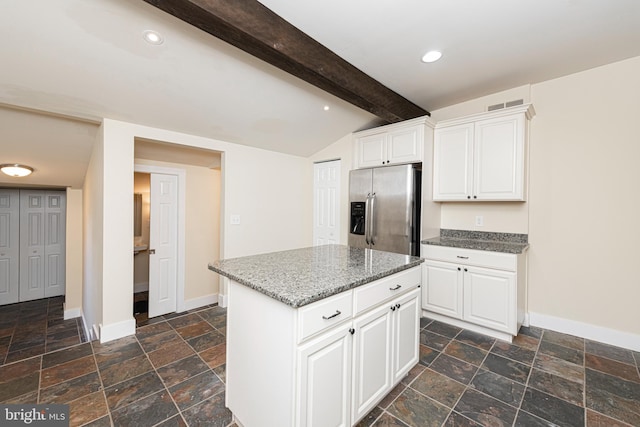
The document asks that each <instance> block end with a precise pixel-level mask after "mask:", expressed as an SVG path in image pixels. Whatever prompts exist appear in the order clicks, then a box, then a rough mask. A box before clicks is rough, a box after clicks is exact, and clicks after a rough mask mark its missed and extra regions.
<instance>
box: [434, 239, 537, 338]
mask: <svg viewBox="0 0 640 427" xmlns="http://www.w3.org/2000/svg"><path fill="white" fill-rule="evenodd" d="M422 256H423V257H424V258H425V259H426V260H425V263H424V264H423V267H422V268H423V280H422V283H423V291H422V308H423V309H424V310H425V311H427V313H426V315H427V316H429V317H432V318H435V319H437V320H440V321H444V322H448V323H451V324H454V325H456V326H460V327H465V328H468V329H473V330H476V331H478V332H484V333H488V334H489V335H493V336H495V337H498V338H501V339H505V340H507V341H510V340H511V339H512V337H513V336H515V335H517V333H518V329H520V326H521V325H522V322H523V321H524V312H525V307H524V305H525V298H526V297H525V277H524V271H525V258H524V254H505V253H495V252H487V251H476V250H469V249H458V248H449V247H438V246H430V245H423V253H422Z"/></svg>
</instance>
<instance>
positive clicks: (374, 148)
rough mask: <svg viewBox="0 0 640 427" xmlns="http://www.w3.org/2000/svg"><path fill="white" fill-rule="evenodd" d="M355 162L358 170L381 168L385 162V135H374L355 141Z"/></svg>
mask: <svg viewBox="0 0 640 427" xmlns="http://www.w3.org/2000/svg"><path fill="white" fill-rule="evenodd" d="M356 150H357V153H356V155H357V161H358V167H359V168H370V167H374V166H382V165H384V164H386V160H387V135H386V133H376V134H374V135H369V136H364V137H361V138H358V139H357V140H356Z"/></svg>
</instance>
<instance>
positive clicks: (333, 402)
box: [296, 328, 352, 427]
mask: <svg viewBox="0 0 640 427" xmlns="http://www.w3.org/2000/svg"><path fill="white" fill-rule="evenodd" d="M298 366H299V367H300V377H299V378H300V380H299V387H300V397H299V399H300V400H299V402H300V405H299V412H298V422H297V423H296V425H297V426H300V427H302V426H336V427H337V426H341V427H346V426H349V425H351V424H350V423H351V412H350V405H349V402H350V401H351V378H352V374H351V367H352V339H351V334H350V332H349V331H348V330H347V329H345V328H334V329H332V330H331V331H330V332H328V333H325V334H323V335H322V336H321V337H319V338H317V339H315V340H312V341H311V342H309V343H307V344H305V345H303V346H301V347H300V349H299V351H298Z"/></svg>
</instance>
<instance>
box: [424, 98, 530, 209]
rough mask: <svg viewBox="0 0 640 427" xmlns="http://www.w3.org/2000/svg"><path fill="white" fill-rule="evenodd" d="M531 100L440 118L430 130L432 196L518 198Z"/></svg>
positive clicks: (521, 198)
mask: <svg viewBox="0 0 640 427" xmlns="http://www.w3.org/2000/svg"><path fill="white" fill-rule="evenodd" d="M534 113H535V112H534V110H533V106H532V105H531V104H527V105H523V106H518V107H512V108H508V109H505V110H499V111H492V112H489V113H482V114H476V115H473V116H468V117H463V118H460V119H452V120H445V121H441V122H439V123H438V124H437V125H436V128H435V131H434V165H433V172H434V177H433V199H434V200H435V201H524V200H525V198H526V194H525V155H526V146H527V138H528V121H529V120H530V119H531V117H533V115H534Z"/></svg>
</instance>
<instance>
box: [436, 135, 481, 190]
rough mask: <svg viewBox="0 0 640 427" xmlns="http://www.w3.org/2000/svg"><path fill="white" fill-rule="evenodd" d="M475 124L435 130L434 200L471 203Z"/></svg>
mask: <svg viewBox="0 0 640 427" xmlns="http://www.w3.org/2000/svg"><path fill="white" fill-rule="evenodd" d="M472 150H473V123H468V124H463V125H458V126H451V127H446V128H442V129H436V130H435V133H434V152H433V200H436V201H446V200H468V199H469V198H471V193H472V191H471V190H472V188H471V187H472V179H473V174H472V171H473V151H472Z"/></svg>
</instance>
